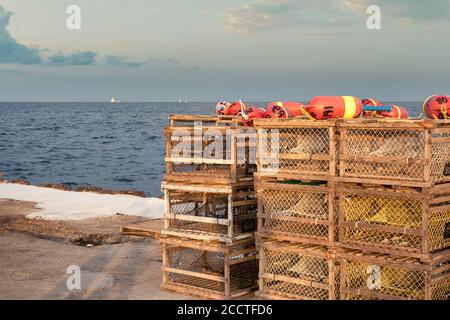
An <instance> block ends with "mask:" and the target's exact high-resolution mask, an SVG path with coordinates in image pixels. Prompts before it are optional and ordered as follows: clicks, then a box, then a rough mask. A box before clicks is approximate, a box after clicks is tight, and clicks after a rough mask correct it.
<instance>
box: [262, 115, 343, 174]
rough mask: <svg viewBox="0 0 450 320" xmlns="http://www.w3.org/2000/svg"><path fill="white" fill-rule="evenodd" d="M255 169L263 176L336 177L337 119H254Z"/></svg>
mask: <svg viewBox="0 0 450 320" xmlns="http://www.w3.org/2000/svg"><path fill="white" fill-rule="evenodd" d="M254 127H255V128H256V129H257V132H258V153H257V158H258V162H257V165H258V172H259V174H261V175H263V176H268V177H278V178H288V179H298V180H306V179H310V180H328V179H330V177H331V178H332V177H336V161H337V160H336V157H337V139H336V121H335V120H324V121H311V120H305V119H302V118H292V119H255V120H254Z"/></svg>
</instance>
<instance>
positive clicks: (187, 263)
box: [165, 246, 258, 292]
mask: <svg viewBox="0 0 450 320" xmlns="http://www.w3.org/2000/svg"><path fill="white" fill-rule="evenodd" d="M165 250H167V257H168V262H167V263H168V267H170V268H175V269H179V270H185V271H191V272H196V273H202V274H208V275H217V276H220V277H225V276H226V275H225V263H226V261H225V257H226V254H225V253H218V252H212V251H207V250H202V249H193V248H184V247H177V246H168V247H166V249H165ZM255 254H256V252H251V253H247V254H238V255H234V256H233V255H230V256H229V261H231V262H232V261H238V260H239V259H242V258H245V257H248V256H251V255H255ZM257 277H258V262H257V260H251V261H244V262H241V263H236V264H233V265H230V289H231V291H238V290H240V289H247V288H249V287H252V286H254V285H255V281H256V279H257ZM169 280H170V281H172V282H174V283H179V284H185V285H191V286H194V287H199V288H204V289H209V290H215V291H221V292H223V291H224V290H225V282H224V281H216V280H209V279H203V278H199V277H195V275H186V274H180V273H176V272H171V273H169Z"/></svg>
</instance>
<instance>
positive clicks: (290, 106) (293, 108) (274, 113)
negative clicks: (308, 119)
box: [266, 102, 303, 118]
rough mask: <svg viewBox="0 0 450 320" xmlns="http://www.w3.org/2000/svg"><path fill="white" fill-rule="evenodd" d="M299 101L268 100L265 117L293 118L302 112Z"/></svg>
mask: <svg viewBox="0 0 450 320" xmlns="http://www.w3.org/2000/svg"><path fill="white" fill-rule="evenodd" d="M302 109H303V104H302V103H300V102H270V103H269V104H268V105H267V110H266V118H293V117H298V116H301V115H302V114H303V111H302Z"/></svg>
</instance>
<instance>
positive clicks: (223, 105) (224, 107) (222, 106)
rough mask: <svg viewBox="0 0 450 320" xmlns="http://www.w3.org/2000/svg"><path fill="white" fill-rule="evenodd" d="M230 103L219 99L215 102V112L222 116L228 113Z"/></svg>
mask: <svg viewBox="0 0 450 320" xmlns="http://www.w3.org/2000/svg"><path fill="white" fill-rule="evenodd" d="M231 105H232V103H231V102H228V101H220V102H218V103H217V104H216V114H217V115H222V116H228V115H230V107H231Z"/></svg>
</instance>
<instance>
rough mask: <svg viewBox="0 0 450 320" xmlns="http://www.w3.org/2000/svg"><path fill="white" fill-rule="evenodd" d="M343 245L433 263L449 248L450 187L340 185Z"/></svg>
mask: <svg viewBox="0 0 450 320" xmlns="http://www.w3.org/2000/svg"><path fill="white" fill-rule="evenodd" d="M337 190H338V195H339V208H338V212H339V214H338V215H339V245H341V246H344V247H346V248H354V249H360V250H363V251H374V252H381V253H390V254H395V255H401V256H410V257H416V258H420V259H421V260H422V261H429V259H430V258H431V256H432V253H433V252H435V251H440V250H446V249H448V248H449V247H450V234H449V227H450V183H447V184H441V185H439V187H434V188H431V189H429V188H425V189H422V188H407V187H402V188H400V187H396V186H391V187H390V188H388V187H385V186H378V187H375V186H364V187H363V186H355V185H348V184H344V185H338V186H337Z"/></svg>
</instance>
